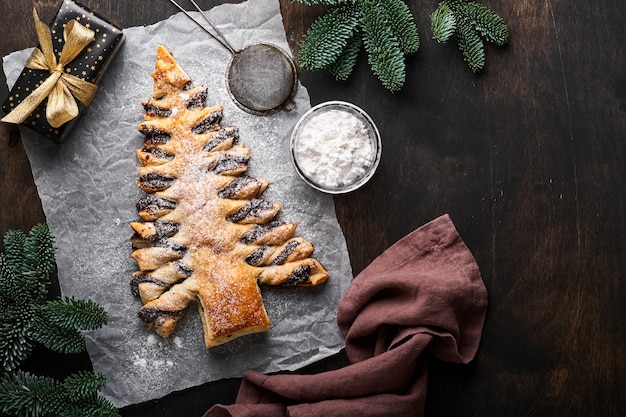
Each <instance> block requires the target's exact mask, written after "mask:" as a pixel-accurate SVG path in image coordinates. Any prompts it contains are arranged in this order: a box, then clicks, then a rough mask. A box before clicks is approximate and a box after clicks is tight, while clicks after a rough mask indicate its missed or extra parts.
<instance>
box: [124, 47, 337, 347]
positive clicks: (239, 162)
mask: <svg viewBox="0 0 626 417" xmlns="http://www.w3.org/2000/svg"><path fill="white" fill-rule="evenodd" d="M151 76H152V77H153V78H154V91H153V95H152V98H151V99H150V100H147V101H144V102H143V103H142V104H143V106H144V109H145V116H144V118H145V121H144V122H143V123H141V124H140V125H139V131H140V132H141V133H143V135H144V143H143V145H144V146H143V148H142V149H137V150H136V153H137V157H138V159H139V161H140V163H141V166H140V167H139V168H138V174H139V177H138V185H139V187H140V188H141V189H143V190H144V191H145V192H146V195H145V196H144V197H142V198H141V199H140V200H139V201H138V202H137V210H138V212H139V217H140V218H141V221H136V222H133V223H131V227H132V229H133V230H134V231H135V233H134V235H133V238H132V242H133V249H134V251H133V253H132V255H131V257H132V258H133V259H134V260H135V261H136V262H137V265H138V268H139V270H138V271H137V272H135V273H134V274H133V279H132V281H131V286H132V288H133V291H134V292H135V294H136V295H138V296H139V297H141V300H142V303H143V306H142V307H141V308H140V309H139V317H140V318H141V319H142V320H143V321H144V322H145V323H146V325H147V326H148V327H150V328H154V329H155V330H156V332H157V333H158V334H159V335H161V336H163V337H168V336H170V335H171V334H172V333H173V331H174V330H175V327H176V324H177V322H178V321H179V320H180V319H181V318H182V317H183V314H184V312H185V310H186V309H187V307H188V306H189V305H190V303H192V302H194V301H197V306H198V309H199V313H200V317H201V318H202V324H203V327H204V339H205V344H206V346H207V347H211V346H216V345H219V344H222V343H225V342H227V341H229V340H232V339H234V338H236V337H239V336H242V335H246V334H250V333H255V332H262V331H267V330H268V329H269V325H270V321H269V318H268V316H267V313H266V311H265V307H264V305H263V299H262V297H261V293H260V290H259V285H258V284H259V283H263V284H270V285H286V286H295V285H303V286H307V285H317V284H320V283H322V282H324V281H326V279H327V278H328V272H327V271H326V270H325V268H324V267H323V266H322V265H321V264H320V263H319V262H318V261H316V260H315V259H313V258H311V257H310V256H311V254H312V252H313V246H312V245H311V243H309V242H308V241H307V240H305V239H303V238H302V237H294V233H295V230H296V227H297V225H296V223H289V222H283V221H280V220H277V219H276V216H277V215H278V213H279V212H280V210H281V205H280V204H276V203H273V202H269V201H267V200H264V199H263V198H262V194H263V192H264V191H265V189H266V188H267V186H268V181H264V180H259V179H256V178H252V177H251V176H249V175H247V168H248V162H249V160H250V156H251V152H250V148H249V147H247V146H246V145H245V144H244V143H243V142H242V141H240V139H239V131H238V129H237V128H236V127H232V126H231V127H221V126H220V123H221V120H222V116H223V107H222V106H221V105H215V106H212V107H206V106H205V102H206V99H207V93H208V89H207V87H205V86H195V87H194V86H192V84H191V79H190V78H189V76H188V75H187V74H186V73H185V71H183V70H182V69H181V68H180V67H179V66H178V64H177V63H176V61H175V60H174V58H173V57H172V55H171V54H170V53H169V52H168V51H167V50H166V49H165V48H164V47H162V46H159V47H158V50H157V61H156V70H155V71H154V72H153V73H152V74H151Z"/></svg>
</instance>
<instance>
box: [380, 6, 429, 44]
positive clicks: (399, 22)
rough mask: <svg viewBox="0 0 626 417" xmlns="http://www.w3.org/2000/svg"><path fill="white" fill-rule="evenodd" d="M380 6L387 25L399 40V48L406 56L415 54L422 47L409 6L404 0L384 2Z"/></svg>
mask: <svg viewBox="0 0 626 417" xmlns="http://www.w3.org/2000/svg"><path fill="white" fill-rule="evenodd" d="M380 5H381V6H382V8H383V10H384V11H385V17H386V18H387V24H388V25H389V28H390V29H391V31H392V32H393V34H394V36H395V38H396V39H397V40H398V46H399V47H400V50H401V51H402V53H404V54H413V53H415V52H417V50H418V49H419V47H420V39H419V34H418V33H417V26H415V21H414V20H413V15H412V14H411V10H410V9H409V6H407V5H406V3H404V1H402V0H382V1H380Z"/></svg>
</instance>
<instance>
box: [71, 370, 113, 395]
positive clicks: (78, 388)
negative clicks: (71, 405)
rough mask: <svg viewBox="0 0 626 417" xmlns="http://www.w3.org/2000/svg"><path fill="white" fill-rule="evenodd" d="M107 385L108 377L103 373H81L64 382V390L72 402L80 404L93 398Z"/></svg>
mask: <svg viewBox="0 0 626 417" xmlns="http://www.w3.org/2000/svg"><path fill="white" fill-rule="evenodd" d="M105 384H106V377H105V376H104V375H103V374H101V373H95V372H87V371H81V372H77V373H74V374H72V375H70V376H68V377H67V378H65V380H64V381H63V389H65V392H66V395H67V397H68V398H69V400H70V401H73V402H79V401H82V400H87V399H90V398H93V397H94V396H95V394H96V393H97V392H98V391H99V390H100V389H102V388H103V387H104V385H105Z"/></svg>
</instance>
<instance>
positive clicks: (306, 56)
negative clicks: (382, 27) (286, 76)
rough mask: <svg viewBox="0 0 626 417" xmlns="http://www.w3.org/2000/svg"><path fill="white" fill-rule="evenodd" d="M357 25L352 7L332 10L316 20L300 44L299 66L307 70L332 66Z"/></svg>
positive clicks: (346, 6)
mask: <svg viewBox="0 0 626 417" xmlns="http://www.w3.org/2000/svg"><path fill="white" fill-rule="evenodd" d="M357 24H358V19H357V14H356V13H355V9H354V8H353V7H352V5H342V6H339V7H336V8H333V9H331V10H330V11H329V12H328V13H326V14H325V15H323V16H321V17H320V18H318V19H317V20H316V21H315V22H314V23H313V25H311V27H310V28H309V30H308V31H307V32H306V34H305V35H304V37H303V38H302V42H301V43H300V51H299V53H298V60H299V62H300V66H301V67H302V68H303V69H307V70H319V69H324V68H327V67H328V66H330V65H332V64H333V63H334V62H335V61H337V59H338V58H339V56H340V55H341V53H342V51H343V50H344V48H345V47H346V45H347V44H348V40H349V39H350V38H351V37H352V35H353V33H354V30H355V28H356V26H357Z"/></svg>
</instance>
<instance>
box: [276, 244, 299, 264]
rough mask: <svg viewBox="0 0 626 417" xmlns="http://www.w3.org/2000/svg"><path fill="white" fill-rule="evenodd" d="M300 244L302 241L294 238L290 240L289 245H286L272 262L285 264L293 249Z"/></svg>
mask: <svg viewBox="0 0 626 417" xmlns="http://www.w3.org/2000/svg"><path fill="white" fill-rule="evenodd" d="M298 245H300V242H298V241H297V240H292V241H291V242H289V243H288V244H287V246H285V249H283V251H282V252H281V253H280V254H279V255H278V256H277V257H276V258H275V259H274V262H272V264H274V265H282V264H284V263H285V261H286V260H287V258H289V255H291V254H292V253H293V251H294V250H295V249H296V248H297V247H298Z"/></svg>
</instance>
